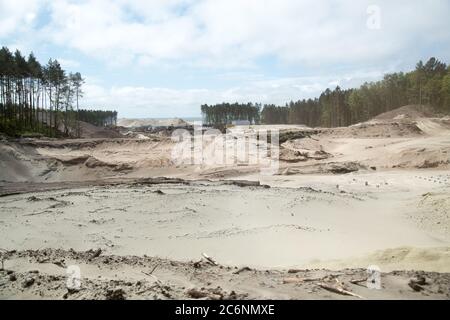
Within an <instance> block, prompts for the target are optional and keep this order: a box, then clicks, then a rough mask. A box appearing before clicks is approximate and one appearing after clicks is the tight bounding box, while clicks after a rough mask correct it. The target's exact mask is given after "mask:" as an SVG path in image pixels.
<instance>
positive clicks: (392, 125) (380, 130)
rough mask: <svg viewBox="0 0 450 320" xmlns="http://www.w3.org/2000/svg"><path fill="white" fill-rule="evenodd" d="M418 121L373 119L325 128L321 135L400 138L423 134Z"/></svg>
mask: <svg viewBox="0 0 450 320" xmlns="http://www.w3.org/2000/svg"><path fill="white" fill-rule="evenodd" d="M422 134H423V132H422V130H421V129H420V128H419V127H418V126H417V123H415V122H412V121H404V120H399V121H396V120H392V121H381V120H371V121H368V122H362V123H358V124H355V125H352V126H350V127H341V128H329V129H324V130H323V131H322V132H321V133H320V135H321V136H329V137H333V138H398V137H415V136H421V135H422Z"/></svg>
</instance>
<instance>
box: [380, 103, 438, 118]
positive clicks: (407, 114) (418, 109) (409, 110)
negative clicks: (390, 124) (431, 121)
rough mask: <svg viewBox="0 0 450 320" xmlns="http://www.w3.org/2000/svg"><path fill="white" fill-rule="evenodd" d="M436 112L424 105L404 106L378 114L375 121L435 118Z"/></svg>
mask: <svg viewBox="0 0 450 320" xmlns="http://www.w3.org/2000/svg"><path fill="white" fill-rule="evenodd" d="M436 116H437V114H436V111H434V110H433V109H432V108H431V107H429V106H424V105H406V106H403V107H400V108H397V109H394V110H391V111H388V112H384V113H382V114H379V115H378V116H376V117H375V118H374V119H376V120H401V119H417V118H429V117H436Z"/></svg>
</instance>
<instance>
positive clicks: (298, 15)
mask: <svg viewBox="0 0 450 320" xmlns="http://www.w3.org/2000/svg"><path fill="white" fill-rule="evenodd" d="M369 5H376V6H378V7H379V9H380V14H381V15H380V18H381V20H380V28H379V29H370V28H368V27H367V19H368V18H369V16H368V15H367V8H368V6H369ZM44 8H45V10H43V9H44ZM0 9H1V10H0V40H4V39H6V40H7V41H6V42H7V43H15V44H17V46H21V47H26V48H30V47H31V48H32V47H33V46H32V45H30V44H34V45H39V44H44V45H45V46H46V50H47V49H48V47H51V46H53V47H54V48H59V49H58V50H60V49H61V48H62V50H63V51H57V52H58V54H57V55H56V56H62V57H65V53H66V52H70V53H71V54H70V55H69V56H67V57H75V55H74V54H76V53H83V55H82V57H80V58H78V57H77V59H80V61H84V60H82V59H86V58H87V57H94V58H95V59H97V61H100V62H103V63H104V64H107V65H109V66H120V68H117V69H107V70H120V71H119V72H123V71H122V70H124V69H123V67H124V66H125V70H126V68H129V67H130V66H135V68H137V69H146V70H149V71H151V70H152V69H157V70H158V71H159V72H160V73H163V72H165V71H166V70H167V74H169V73H170V75H169V76H168V78H170V77H172V79H174V83H175V82H176V79H177V76H178V71H179V70H184V72H185V73H190V74H191V75H192V79H193V82H192V83H191V84H190V89H180V88H177V86H176V84H174V85H173V87H170V86H168V85H166V86H167V87H166V88H156V87H154V86H149V85H146V84H145V79H143V81H144V83H142V86H141V87H139V86H136V85H133V86H131V85H128V86H127V85H125V84H126V83H125V84H124V82H126V81H125V80H123V79H126V76H127V75H128V74H122V76H121V82H120V85H118V84H115V85H113V84H112V83H113V82H112V81H113V80H111V83H108V79H103V80H104V82H103V83H102V82H92V81H89V79H88V81H87V84H86V86H85V91H86V97H85V99H84V101H85V102H84V103H85V105H90V106H94V105H95V106H102V105H104V106H105V107H108V106H109V107H116V106H117V108H119V111H120V112H121V113H122V114H123V115H127V116H131V115H133V114H134V115H135V116H137V115H140V116H149V115H160V116H163V115H176V114H177V113H178V114H180V115H196V114H197V113H198V109H199V105H200V104H201V103H216V102H222V101H240V102H247V101H258V102H262V103H266V102H267V103H284V102H286V101H288V100H291V99H292V100H296V99H299V98H304V97H313V96H315V95H317V94H319V93H320V91H321V90H323V89H324V88H326V87H328V86H335V85H340V86H343V87H346V86H351V85H353V86H356V85H359V84H360V83H361V82H363V81H364V80H373V79H376V78H379V77H381V75H382V71H383V72H384V71H392V70H399V69H402V70H404V69H408V68H411V67H412V66H413V65H414V63H415V62H416V61H417V60H418V59H426V58H428V57H429V56H431V55H435V56H437V57H438V58H440V59H443V60H446V61H449V60H450V32H449V30H450V19H448V12H450V2H449V1H447V0H434V1H428V2H425V1H422V0H409V1H407V0H397V1H388V0H377V1H376V2H375V3H374V2H372V1H371V0H362V1H351V0H341V1H337V0H330V1H315V0H265V1H261V0H227V1H224V0H199V1H194V0H152V1H147V0H91V1H76V2H74V1H70V0H58V1H46V0H41V1H31V0H30V1H27V0H16V1H9V0H0ZM42 11H45V12H47V13H48V14H49V16H48V17H47V16H46V18H45V19H44V20H46V21H45V23H43V21H42V16H40V14H42ZM39 18H41V20H40V19H39ZM37 21H40V23H37ZM50 50H51V49H50ZM61 63H62V64H63V66H64V67H65V68H69V69H72V68H76V67H78V66H80V67H82V65H79V64H78V62H76V61H73V60H68V59H66V60H65V59H61ZM83 65H84V63H83ZM274 65H277V66H278V67H280V66H281V67H280V70H282V71H281V72H280V73H276V74H277V76H275V72H272V71H273V70H272V68H274V67H273V66H274ZM361 66H364V68H363V67H361ZM96 67H97V68H98V69H101V68H102V67H103V65H102V64H101V63H100V64H96ZM365 69H367V70H369V71H370V72H367V71H365ZM186 70H188V71H186ZM205 70H206V73H208V76H206V77H204V79H207V80H204V79H201V77H196V76H197V72H199V71H200V72H205ZM283 70H284V71H283ZM285 70H288V72H286V71H285ZM291 70H293V71H291ZM329 70H331V71H329ZM103 71H104V70H103ZM325 71H327V72H332V73H333V75H328V74H326V73H325ZM283 73H285V74H284V75H283ZM149 74H152V73H151V72H149ZM302 74H303V75H305V74H307V75H315V77H298V76H295V75H302ZM287 75H294V76H287ZM233 79H236V81H235V82H233ZM166 80H167V79H166ZM214 81H216V83H215V85H213V84H211V82H214ZM166 83H167V82H166ZM218 83H221V85H220V86H219V85H217V84H218ZM223 83H226V85H223ZM185 87H186V86H185Z"/></svg>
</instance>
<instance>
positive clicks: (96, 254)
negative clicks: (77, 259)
mask: <svg viewBox="0 0 450 320" xmlns="http://www.w3.org/2000/svg"><path fill="white" fill-rule="evenodd" d="M101 254H102V249H100V248H98V249H97V250H95V251H94V252H93V253H92V258H97V257H98V256H100V255H101Z"/></svg>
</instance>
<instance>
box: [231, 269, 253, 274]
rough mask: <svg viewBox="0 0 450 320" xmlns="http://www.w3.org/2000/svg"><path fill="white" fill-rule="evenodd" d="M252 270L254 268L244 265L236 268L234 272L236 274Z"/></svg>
mask: <svg viewBox="0 0 450 320" xmlns="http://www.w3.org/2000/svg"><path fill="white" fill-rule="evenodd" d="M251 270H252V269H251V268H249V267H242V268H240V269H238V270H236V271H235V272H233V273H234V274H239V273H241V272H242V271H251Z"/></svg>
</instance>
